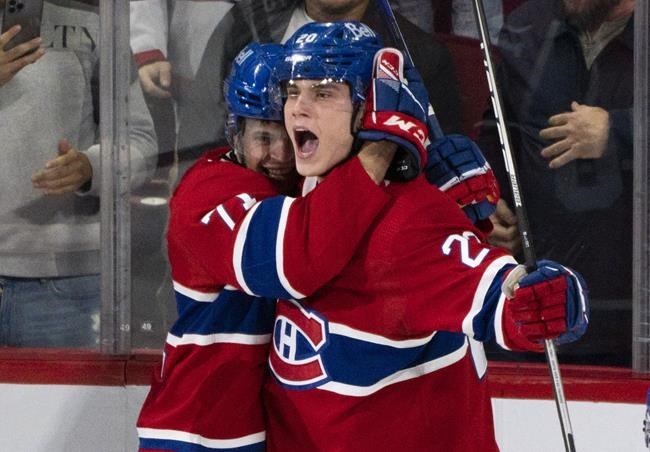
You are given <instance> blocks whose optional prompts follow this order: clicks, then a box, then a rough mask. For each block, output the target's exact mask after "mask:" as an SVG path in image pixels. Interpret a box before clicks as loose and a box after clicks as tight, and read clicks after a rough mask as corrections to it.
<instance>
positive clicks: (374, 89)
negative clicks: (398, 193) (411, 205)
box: [356, 47, 429, 181]
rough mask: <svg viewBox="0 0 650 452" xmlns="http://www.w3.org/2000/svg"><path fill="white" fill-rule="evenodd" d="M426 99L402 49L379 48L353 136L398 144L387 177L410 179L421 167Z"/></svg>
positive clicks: (424, 148) (425, 128)
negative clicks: (364, 102) (359, 121)
mask: <svg viewBox="0 0 650 452" xmlns="http://www.w3.org/2000/svg"><path fill="white" fill-rule="evenodd" d="M428 103H429V99H428V96H427V91H426V88H425V87H424V83H423V82H422V79H421V78H420V75H419V74H418V72H417V70H416V69H415V68H414V67H411V66H409V65H408V63H406V62H405V61H404V57H403V55H402V53H401V52H400V51H399V50H397V49H393V48H390V47H386V48H383V49H381V50H380V51H378V52H377V54H376V55H375V62H374V67H373V78H372V81H371V83H370V87H369V88H368V96H367V100H366V106H365V107H366V108H365V112H364V116H363V118H362V125H361V129H360V130H359V131H358V132H357V134H356V136H357V138H358V139H359V140H362V141H382V140H386V141H392V142H393V143H396V144H397V145H398V146H399V150H398V152H397V154H396V155H395V159H394V161H393V163H392V164H391V167H390V169H389V171H388V174H387V176H386V177H387V178H388V179H391V180H401V181H404V180H409V179H412V178H414V177H416V176H417V175H418V174H420V172H421V171H422V166H423V164H424V163H425V162H426V146H427V144H428V141H429V139H428V131H427V127H426V119H427V110H426V106H427V105H428Z"/></svg>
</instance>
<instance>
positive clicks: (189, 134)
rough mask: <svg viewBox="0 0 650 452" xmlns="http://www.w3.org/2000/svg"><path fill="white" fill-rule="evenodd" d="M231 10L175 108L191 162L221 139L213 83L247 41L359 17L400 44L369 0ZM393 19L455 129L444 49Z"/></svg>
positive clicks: (454, 90)
mask: <svg viewBox="0 0 650 452" xmlns="http://www.w3.org/2000/svg"><path fill="white" fill-rule="evenodd" d="M231 13H232V14H230V13H229V14H228V15H227V16H226V17H225V18H224V20H223V21H222V22H221V23H220V25H219V27H217V29H215V31H214V33H213V35H212V36H211V37H210V39H209V41H208V43H207V46H206V50H205V53H204V56H203V59H202V61H201V64H200V66H199V69H198V71H197V74H196V77H195V79H194V83H193V84H192V88H191V92H190V94H189V99H188V102H187V107H188V108H187V109H181V110H180V112H179V121H180V125H179V127H180V130H179V146H182V145H184V144H185V143H189V142H192V143H194V144H193V147H192V149H187V150H185V151H184V150H183V149H180V151H179V152H180V159H181V160H183V159H187V160H190V161H191V160H192V159H194V158H196V156H197V155H199V154H200V153H201V151H202V150H203V149H205V148H206V145H210V144H214V143H215V142H217V143H218V142H220V141H223V126H222V124H223V121H222V120H221V118H223V117H224V112H225V106H224V100H223V97H222V95H221V93H220V92H219V91H218V90H217V89H216V88H215V87H217V86H220V84H221V81H222V80H223V78H224V75H225V73H226V71H227V70H228V67H229V66H230V62H231V61H232V60H233V59H234V57H235V55H236V54H237V52H238V51H239V49H241V48H242V47H244V46H245V45H246V44H247V43H248V42H250V41H252V40H260V41H268V40H270V41H274V42H283V41H285V40H286V39H287V38H288V37H289V36H291V34H292V33H293V32H294V31H295V30H296V29H297V28H298V27H300V26H301V25H303V24H305V23H308V22H312V21H318V22H327V21H336V20H343V19H346V20H361V21H362V22H364V23H366V24H367V25H369V26H370V27H371V28H373V29H374V30H376V31H377V32H378V34H379V35H380V36H381V37H382V38H383V39H384V41H385V42H386V43H387V45H392V46H394V47H397V48H400V47H401V45H400V44H399V43H395V42H393V40H392V38H391V36H390V32H389V29H388V27H387V26H386V25H385V23H384V20H383V18H382V16H381V14H380V13H379V11H378V9H377V7H376V5H374V3H373V2H371V1H370V0H305V1H304V2H303V1H302V0H283V1H278V2H275V4H274V5H273V7H272V8H271V7H269V8H267V7H266V4H265V2H251V3H249V2H247V1H244V2H238V3H237V4H236V7H234V8H233V9H232V10H231ZM397 21H398V24H399V26H400V28H401V30H402V33H403V34H404V37H405V39H406V43H407V45H408V46H409V49H410V51H411V53H412V56H413V59H414V60H415V65H416V66H417V67H418V69H419V70H420V72H421V73H422V76H423V78H424V82H425V85H426V87H427V89H428V91H429V96H430V100H431V104H432V105H433V107H434V109H435V110H436V112H437V113H438V120H439V121H440V124H441V126H442V129H443V131H445V132H446V133H452V132H459V131H460V130H461V124H460V97H459V94H458V85H457V81H456V77H455V73H454V69H453V64H452V61H451V58H450V56H449V52H448V51H447V49H446V48H445V47H444V46H443V45H442V44H440V43H438V42H436V41H435V40H434V39H433V38H432V37H431V35H429V34H426V33H424V32H423V31H422V30H420V29H419V28H418V27H416V26H415V25H413V24H412V23H410V22H409V21H408V20H406V19H404V18H403V17H402V16H400V15H399V14H397ZM242 25H243V26H242ZM237 27H238V28H237ZM235 30H236V32H235ZM423 43H425V44H426V45H423ZM181 166H186V165H181Z"/></svg>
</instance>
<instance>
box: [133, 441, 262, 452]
mask: <svg viewBox="0 0 650 452" xmlns="http://www.w3.org/2000/svg"><path fill="white" fill-rule="evenodd" d="M140 448H141V449H155V450H169V451H174V452H264V451H265V450H266V442H265V441H263V442H260V443H256V444H250V445H247V446H241V447H231V448H221V447H220V448H214V447H207V446H202V445H200V444H193V443H186V442H184V441H175V440H171V439H152V438H140Z"/></svg>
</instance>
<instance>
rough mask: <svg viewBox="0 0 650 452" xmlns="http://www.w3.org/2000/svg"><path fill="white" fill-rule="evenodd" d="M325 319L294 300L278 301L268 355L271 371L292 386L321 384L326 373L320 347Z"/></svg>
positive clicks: (324, 336)
mask: <svg viewBox="0 0 650 452" xmlns="http://www.w3.org/2000/svg"><path fill="white" fill-rule="evenodd" d="M327 336H328V329H327V321H325V320H324V319H323V318H322V317H320V316H319V315H318V314H317V313H315V312H313V311H308V310H306V309H304V308H303V307H302V306H300V305H299V304H298V303H296V302H294V301H285V300H282V301H279V302H278V305H277V311H276V320H275V326H274V328H273V347H272V349H271V354H270V356H269V364H270V366H271V371H272V372H273V374H274V375H275V377H276V378H277V379H278V380H279V381H280V382H281V383H282V384H283V385H285V386H288V387H290V388H291V389H307V388H312V387H315V386H318V385H321V384H323V383H324V382H325V381H327V380H329V376H328V375H327V372H326V370H325V366H324V365H323V360H322V357H321V353H322V351H323V350H324V349H325V348H326V346H327V344H328V339H327Z"/></svg>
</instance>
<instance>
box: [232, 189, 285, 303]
mask: <svg viewBox="0 0 650 452" xmlns="http://www.w3.org/2000/svg"><path fill="white" fill-rule="evenodd" d="M285 199H286V197H284V196H276V197H273V198H269V199H266V200H264V202H262V203H260V204H259V207H258V208H257V210H256V211H255V212H254V214H253V217H252V218H251V221H250V224H249V226H248V233H247V234H246V243H245V244H244V249H243V251H242V260H241V269H242V273H243V275H244V280H245V281H246V285H247V286H248V288H249V289H250V291H251V292H252V293H255V294H264V295H266V296H273V297H276V298H285V299H292V298H294V296H293V295H292V294H291V293H289V292H287V290H286V289H285V288H284V286H283V285H282V282H281V281H280V278H279V276H278V268H277V261H276V256H275V250H276V243H277V240H278V229H279V225H280V216H281V214H282V207H283V204H284V201H285ZM271 237H272V238H273V239H270V238H271Z"/></svg>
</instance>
